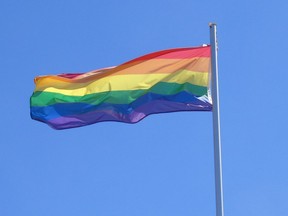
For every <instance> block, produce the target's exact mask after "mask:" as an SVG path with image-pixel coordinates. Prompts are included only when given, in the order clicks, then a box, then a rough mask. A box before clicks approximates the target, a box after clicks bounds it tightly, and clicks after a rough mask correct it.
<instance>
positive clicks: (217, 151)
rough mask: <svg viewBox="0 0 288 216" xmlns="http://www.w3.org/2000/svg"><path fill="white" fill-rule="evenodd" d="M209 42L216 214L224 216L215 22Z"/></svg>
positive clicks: (210, 25)
mask: <svg viewBox="0 0 288 216" xmlns="http://www.w3.org/2000/svg"><path fill="white" fill-rule="evenodd" d="M209 27H210V44H211V73H212V82H211V85H212V86H211V87H212V89H211V90H212V102H213V112H212V113H213V137H214V170H215V171H214V172H215V193H216V216H224V205H223V187H222V159H221V137H220V112H219V90H218V60H217V49H218V46H217V38H216V24H215V23H209Z"/></svg>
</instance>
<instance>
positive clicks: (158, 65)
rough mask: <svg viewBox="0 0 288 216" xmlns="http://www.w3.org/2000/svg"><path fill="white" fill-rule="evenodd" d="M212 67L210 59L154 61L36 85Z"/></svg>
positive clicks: (55, 76) (59, 77)
mask: <svg viewBox="0 0 288 216" xmlns="http://www.w3.org/2000/svg"><path fill="white" fill-rule="evenodd" d="M209 67H210V58H204V57H202V58H193V59H180V60H179V59H152V60H147V61H138V62H132V63H130V64H123V65H119V66H118V67H114V68H106V69H102V70H95V71H90V72H88V73H84V74H82V75H79V76H76V77H74V78H72V79H70V78H66V77H61V76H57V75H54V76H40V77H36V78H35V83H37V82H38V81H39V80H41V79H43V78H47V77H49V78H50V79H52V80H55V81H57V80H58V81H62V82H68V83H85V82H90V81H93V80H97V79H100V78H103V77H108V76H117V75H129V74H155V73H157V74H163V73H167V74H170V73H173V72H174V71H179V70H181V69H185V70H190V71H197V72H208V71H209Z"/></svg>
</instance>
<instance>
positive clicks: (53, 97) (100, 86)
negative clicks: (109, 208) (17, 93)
mask: <svg viewBox="0 0 288 216" xmlns="http://www.w3.org/2000/svg"><path fill="white" fill-rule="evenodd" d="M209 78H210V46H203V47H194V48H178V49H170V50H164V51H159V52H155V53H151V54H148V55H144V56H142V57H139V58H136V59H134V60H131V61H129V62H126V63H124V64H121V65H119V66H116V67H111V68H105V69H100V70H95V71H91V72H87V73H77V74H60V75H48V76H39V77H36V78H35V79H34V82H35V85H36V87H35V90H34V92H33V95H32V96H31V99H30V105H31V106H30V108H31V117H32V119H35V120H38V121H41V122H44V123H46V124H48V125H50V126H51V127H52V128H55V129H66V128H74V127H80V126H85V125H90V124H93V123H97V122H103V121H117V122H126V123H136V122H139V121H140V120H142V119H143V118H145V117H146V116H148V115H150V114H155V113H167V112H176V111H211V110H212V102H211V98H210V95H209Z"/></svg>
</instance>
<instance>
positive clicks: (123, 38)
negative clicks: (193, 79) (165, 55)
mask: <svg viewBox="0 0 288 216" xmlns="http://www.w3.org/2000/svg"><path fill="white" fill-rule="evenodd" d="M287 8H288V3H287V2H285V1H283V0H275V1H272V2H271V1H267V0H266V1H265V0H264V1H260V0H258V1H253V0H242V1H230V0H219V1H212V0H210V1H208V0H201V1H196V0H192V1H191V0H166V1H164V0H161V1H160V0H145V1H132V0H130V1H127V0H122V1H116V0H105V1H93V0H83V1H76V0H70V1H68V0H66V1H64V0H59V1H58V0H57V1H56V0H42V1H36V0H34V1H32V0H22V1H21V0H18V1H15V0H9V1H1V3H0V32H1V33H0V68H1V85H0V90H1V93H2V101H1V106H0V111H1V119H2V120H1V130H0V131H1V132H0V134H1V136H0V215H1V216H2V215H3V216H63V215H69V216H83V215H85V216H95V215H96V216H136V215H137V216H148V215H149V216H159V215H163V216H175V215H179V216H186V215H187V216H188V215H197V216H201V215H214V212H215V198H214V196H215V195H214V171H213V142H212V118H211V113H201V112H184V113H171V114H160V115H152V116H149V117H148V118H146V119H144V120H143V121H142V122H140V123H138V124H135V125H129V124H123V123H99V124H94V125H91V126H87V127H82V128H77V129H71V130H64V131H56V130H53V129H51V128H50V127H48V126H47V125H45V124H42V123H39V122H36V121H33V120H31V119H30V114H29V97H30V96H31V94H32V91H33V89H34V83H33V78H34V77H35V76H37V75H46V74H59V73H64V72H86V71H89V70H93V69H97V68H102V67H107V66H113V65H118V64H120V63H123V62H125V61H127V60H130V59H132V58H135V57H137V56H140V55H143V54H146V53H149V52H153V51H157V50H162V49H167V48H174V47H185V46H198V45H201V44H203V43H209V28H208V23H209V22H211V21H212V22H216V23H217V24H218V40H219V73H220V74H219V78H220V80H219V82H220V106H221V123H222V125H221V127H222V145H223V146H222V147H223V182H224V201H225V213H226V215H227V216H229V215H233V216H255V215H261V216H271V215H273V216H274V215H275V216H276V215H277V216H286V215H288V205H287V194H288V168H287V167H288V156H287V155H288V141H287V131H288V129H287V120H288V115H287V106H288V100H287V96H286V94H287V90H286V87H285V86H286V85H287V81H288V75H287V50H288V43H287V35H288V28H287V18H288V15H287Z"/></svg>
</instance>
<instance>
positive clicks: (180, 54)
mask: <svg viewBox="0 0 288 216" xmlns="http://www.w3.org/2000/svg"><path fill="white" fill-rule="evenodd" d="M195 57H210V45H208V46H205V47H193V48H178V49H169V50H163V51H158V52H154V53H150V54H147V55H144V56H141V57H139V58H136V59H133V60H131V61H128V62H126V63H124V64H123V65H125V64H130V63H133V62H137V61H145V60H150V59H189V58H195Z"/></svg>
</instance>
